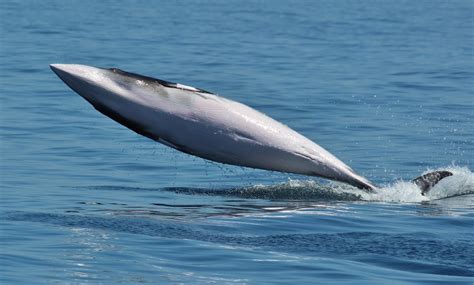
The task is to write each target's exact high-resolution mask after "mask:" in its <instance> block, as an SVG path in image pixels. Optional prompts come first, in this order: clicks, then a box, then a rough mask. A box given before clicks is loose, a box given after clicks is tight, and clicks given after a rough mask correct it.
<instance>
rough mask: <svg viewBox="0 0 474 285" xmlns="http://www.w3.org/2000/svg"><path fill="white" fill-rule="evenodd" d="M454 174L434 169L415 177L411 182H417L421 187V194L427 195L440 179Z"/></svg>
mask: <svg viewBox="0 0 474 285" xmlns="http://www.w3.org/2000/svg"><path fill="white" fill-rule="evenodd" d="M451 175H453V173H451V172H449V171H446V170H442V171H433V172H430V173H427V174H425V175H422V176H420V177H417V178H415V179H413V180H412V181H411V182H413V183H414V184H416V186H418V187H419V188H420V189H421V195H425V193H428V191H430V190H431V188H433V187H434V186H435V185H436V184H438V182H439V181H441V180H442V179H443V178H446V177H448V176H451Z"/></svg>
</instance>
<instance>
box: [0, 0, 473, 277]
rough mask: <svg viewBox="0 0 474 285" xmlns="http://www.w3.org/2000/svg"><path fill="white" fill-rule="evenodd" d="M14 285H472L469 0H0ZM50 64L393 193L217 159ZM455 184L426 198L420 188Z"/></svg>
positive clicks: (4, 197) (2, 123)
mask: <svg viewBox="0 0 474 285" xmlns="http://www.w3.org/2000/svg"><path fill="white" fill-rule="evenodd" d="M0 13H1V14H0V56H1V62H0V63H1V64H0V100H1V101H0V136H1V141H0V158H1V160H0V162H1V163H0V175H1V176H0V179H1V180H0V183H1V184H0V186H1V192H0V198H1V199H0V241H1V242H0V255H1V259H0V283H1V284H473V283H474V174H473V172H472V170H473V169H474V2H473V1H469V0H466V1H388V0H387V1H346V0H343V1H279V0H276V1H233V0H232V1H199V0H190V1H124V2H120V3H119V2H117V1H9V0H3V1H0ZM50 63H81V64H89V65H94V66H103V67H118V68H121V69H124V70H127V71H131V72H136V73H140V74H144V75H149V76H154V77H157V78H162V79H165V80H170V81H175V82H180V83H183V84H187V85H191V86H196V87H199V88H203V89H206V90H210V91H213V92H216V93H218V94H220V95H222V96H225V97H228V98H231V99H233V100H237V101H240V102H243V103H245V104H248V105H250V106H252V107H254V108H256V109H258V110H260V111H262V112H264V113H266V114H268V115H270V116H271V117H273V118H275V119H277V120H279V121H281V122H283V123H285V124H287V125H289V126H290V127H292V128H294V129H295V130H297V131H299V132H301V133H302V134H304V135H305V136H307V137H309V138H310V139H312V140H314V141H315V142H317V143H318V144H320V145H322V146H323V147H325V148H326V149H328V150H329V151H331V152H332V153H334V154H335V155H336V156H338V157H339V158H340V159H341V160H343V161H345V162H346V163H347V164H349V165H350V166H351V167H353V168H354V169H355V170H357V172H359V173H360V174H362V175H364V176H366V177H367V178H369V179H370V180H372V181H373V182H374V183H377V184H378V185H382V189H380V190H379V191H378V192H377V193H376V194H367V193H365V192H363V191H360V190H357V189H354V188H352V187H350V186H346V185H343V184H339V183H334V182H331V183H328V182H327V181H324V180H320V179H317V178H309V177H305V176H298V175H292V174H282V173H275V172H268V171H262V170H254V169H245V168H240V167H234V166H228V165H221V164H217V163H213V162H207V161H204V160H202V159H199V158H195V157H191V156H189V155H186V154H182V153H179V152H177V151H175V150H172V149H169V148H167V147H165V146H163V145H160V144H158V143H155V142H153V141H151V140H149V139H146V138H144V137H141V136H139V135H137V134H135V133H134V132H131V131H129V130H128V129H126V128H125V127H123V126H121V125H119V124H117V123H115V122H113V121H112V120H110V119H109V118H106V117H104V116H103V115H101V114H100V113H98V112H97V111H95V110H94V109H93V108H92V107H91V106H90V105H89V104H88V103H87V102H86V101H84V100H83V99H82V98H81V97H80V96H78V95H77V94H75V93H74V92H73V91H72V90H70V89H69V88H68V87H67V86H66V85H65V84H63V83H62V82H61V81H60V80H59V79H58V78H57V77H56V75H55V74H54V73H52V72H51V70H50V69H49V66H48V65H49V64H50ZM436 169H448V170H451V171H452V172H453V173H454V175H453V176H452V177H449V178H446V179H444V180H443V181H441V182H440V183H439V184H438V185H437V186H436V187H435V188H434V189H433V190H432V191H431V192H430V193H429V194H428V195H427V196H421V195H420V194H419V191H418V190H417V189H416V187H414V186H413V185H412V184H411V183H409V181H410V179H412V178H414V177H417V176H419V175H421V174H422V173H425V172H427V171H429V170H436Z"/></svg>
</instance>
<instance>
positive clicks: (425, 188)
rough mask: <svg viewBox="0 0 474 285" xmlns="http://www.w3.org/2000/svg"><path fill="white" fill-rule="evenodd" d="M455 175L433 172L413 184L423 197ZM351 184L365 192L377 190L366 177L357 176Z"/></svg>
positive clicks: (442, 171)
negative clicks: (445, 179) (441, 182)
mask: <svg viewBox="0 0 474 285" xmlns="http://www.w3.org/2000/svg"><path fill="white" fill-rule="evenodd" d="M452 175H453V173H452V172H450V171H446V170H439V171H433V172H430V173H427V174H424V175H422V176H420V177H417V178H415V179H413V180H412V181H411V182H412V183H413V184H415V185H416V186H418V188H420V190H421V195H423V196H424V195H425V194H426V193H428V192H429V191H430V190H431V189H432V188H433V187H434V186H435V185H436V184H438V183H439V182H440V181H441V180H443V179H444V178H446V177H449V176H452ZM348 183H349V184H351V185H353V186H355V187H357V188H359V189H362V190H365V191H367V192H369V193H372V192H375V191H376V190H377V188H378V187H377V186H375V185H373V184H372V183H370V181H368V180H367V179H365V178H364V177H361V176H358V175H356V176H355V177H354V179H352V180H351V181H350V182H349V181H348Z"/></svg>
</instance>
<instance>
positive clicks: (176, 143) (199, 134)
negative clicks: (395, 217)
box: [50, 64, 448, 193]
mask: <svg viewBox="0 0 474 285" xmlns="http://www.w3.org/2000/svg"><path fill="white" fill-rule="evenodd" d="M50 67H51V69H52V70H53V71H54V72H55V73H56V74H57V75H58V76H59V78H61V79H62V80H63V81H64V82H65V83H66V84H67V85H68V86H69V87H70V88H71V89H73V90H74V91H75V92H77V93H78V94H79V95H81V96H82V97H83V98H84V99H85V100H87V101H88V102H89V103H90V104H92V106H93V107H94V108H95V109H97V110H98V111H99V112H101V113H102V114H104V115H106V116H108V117H110V118H112V119H113V120H115V121H117V122H118V123H120V124H122V125H124V126H126V127H128V128H129V129H131V130H133V131H135V132H136V133H138V134H140V135H143V136H146V137H148V138H150V139H153V140H155V141H157V142H160V143H162V144H164V145H167V146H169V147H172V148H175V149H177V150H179V151H182V152H185V153H188V154H191V155H194V156H198V157H201V158H204V159H208V160H212V161H216V162H220V163H225V164H232V165H239V166H244V167H252V168H259V169H266V170H273V171H280V172H288V173H297V174H303V175H310V176H319V177H323V178H327V179H330V180H335V181H341V182H345V183H348V184H350V185H353V186H355V187H358V188H361V189H366V190H368V191H371V190H375V189H376V188H377V187H376V186H375V185H374V184H372V183H371V182H370V181H369V180H367V179H366V178H364V177H362V176H360V175H358V174H357V173H356V172H355V171H354V170H352V169H351V168H350V167H349V166H348V165H346V164H345V163H343V162H342V161H341V160H339V159H338V158H336V157H335V156H334V155H332V154H331V153H329V152H328V151H327V150H325V149H324V148H322V147H321V146H319V145H318V144H316V143H315V142H313V141H311V140H310V139H308V138H306V137H305V136H303V135H301V134H299V133H298V132H296V131H294V130H292V129H291V128H289V127H288V126H286V125H284V124H282V123H280V122H277V121H276V120H274V119H272V118H270V117H268V116H267V115H265V114H263V113H261V112H259V111H257V110H255V109H253V108H251V107H249V106H247V105H244V104H241V103H238V102H236V101H232V100H230V99H227V98H224V97H221V96H218V95H217V94H214V93H211V92H209V91H205V90H203V89H199V88H195V87H191V86H187V85H183V84H179V83H174V82H169V81H165V80H160V79H156V78H152V77H148V76H143V75H139V74H135V73H131V72H126V71H123V70H120V69H117V68H97V67H92V66H87V65H79V64H51V65H50ZM437 173H438V172H436V173H434V174H437ZM434 174H432V175H424V176H421V177H418V178H416V179H415V180H414V181H413V182H414V183H415V184H416V185H418V186H419V187H420V189H421V190H422V192H423V193H425V192H427V191H428V190H429V189H431V187H432V186H434V185H435V184H436V183H437V182H438V181H439V180H441V179H442V178H444V177H446V176H448V175H447V174H443V175H444V176H443V175H434Z"/></svg>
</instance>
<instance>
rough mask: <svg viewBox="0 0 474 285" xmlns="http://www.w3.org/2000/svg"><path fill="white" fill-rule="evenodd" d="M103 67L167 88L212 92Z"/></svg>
mask: <svg viewBox="0 0 474 285" xmlns="http://www.w3.org/2000/svg"><path fill="white" fill-rule="evenodd" d="M105 69H108V70H110V71H112V72H113V73H117V74H122V75H126V76H128V77H133V78H136V79H139V80H144V81H151V82H156V83H158V84H161V85H163V86H166V87H169V88H176V89H183V90H188V91H193V92H199V93H207V94H214V93H212V92H209V91H206V90H203V89H199V88H196V87H192V86H187V85H184V84H179V83H176V82H171V81H166V80H162V79H158V78H153V77H150V76H145V75H141V74H137V73H132V72H128V71H123V70H121V69H118V68H105Z"/></svg>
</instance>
